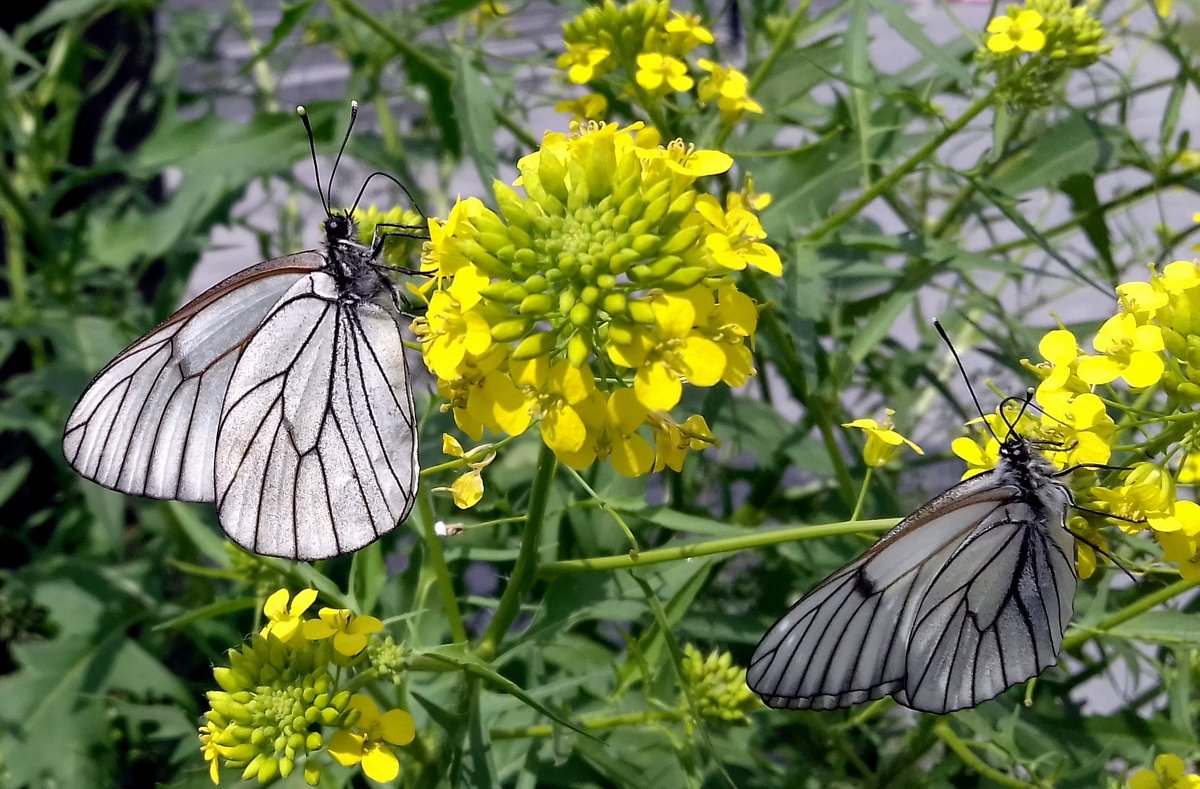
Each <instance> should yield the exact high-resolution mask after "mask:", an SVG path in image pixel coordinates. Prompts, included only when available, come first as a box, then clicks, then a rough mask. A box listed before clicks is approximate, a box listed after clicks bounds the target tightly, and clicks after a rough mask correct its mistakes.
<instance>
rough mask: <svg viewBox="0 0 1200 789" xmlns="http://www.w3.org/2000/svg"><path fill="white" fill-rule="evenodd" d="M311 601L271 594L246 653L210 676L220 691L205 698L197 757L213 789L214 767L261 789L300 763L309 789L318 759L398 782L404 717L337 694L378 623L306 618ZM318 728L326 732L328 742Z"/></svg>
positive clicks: (325, 615)
mask: <svg viewBox="0 0 1200 789" xmlns="http://www.w3.org/2000/svg"><path fill="white" fill-rule="evenodd" d="M316 598H317V593H316V591H315V590H313V589H305V590H303V591H300V592H298V593H296V595H295V597H292V596H291V595H290V594H289V593H288V590H287V589H280V590H278V591H276V592H275V593H274V594H272V595H271V596H270V597H269V598H268V599H267V601H266V604H265V605H264V606H263V614H264V615H265V616H266V618H267V624H266V625H265V626H264V627H263V628H262V630H261V631H260V632H259V633H258V635H257V636H255V637H254V638H253V639H252V640H251V642H250V643H249V644H246V645H244V646H242V647H241V648H240V649H234V650H230V652H229V666H227V667H225V666H219V667H217V668H215V669H213V677H214V679H215V680H216V681H217V684H218V685H219V686H220V690H213V691H209V692H208V694H207V697H208V702H209V707H210V708H209V710H208V711H207V712H206V713H205V715H204V719H205V720H204V725H203V726H202V727H201V728H200V749H201V753H202V754H203V756H204V759H205V761H207V762H208V764H209V777H210V778H211V779H212V782H213V783H214V784H219V783H220V777H221V776H220V768H221V766H222V765H223V766H225V767H232V768H239V769H241V770H242V776H241V777H242V780H250V779H257V780H258V782H259V783H268V782H271V781H273V780H275V779H276V778H287V777H288V776H289V775H290V774H291V773H292V772H293V770H294V769H295V768H296V766H297V765H298V764H301V763H302V764H303V770H304V779H305V781H306V782H307V783H309V784H310V785H312V786H316V785H318V784H319V783H321V774H322V769H321V763H320V761H319V760H318V759H316V758H314V757H315V756H317V755H318V754H319V753H320V752H321V751H325V752H327V753H328V754H329V756H331V757H332V758H333V759H334V760H336V761H337V762H338V763H340V764H342V765H345V766H348V767H350V766H361V767H362V770H363V772H364V773H365V774H366V776H367V777H368V778H370V779H372V780H374V781H379V782H381V783H386V782H388V781H392V780H395V778H396V776H397V775H399V772H400V763H399V760H398V759H397V758H396V755H395V754H394V753H393V752H392V748H393V747H394V746H400V745H407V744H408V743H410V742H412V740H413V738H414V737H415V736H416V729H415V727H414V724H413V719H412V716H411V715H409V714H408V713H407V712H405V711H404V710H400V709H393V710H388V711H387V712H384V713H380V711H379V709H378V707H376V705H375V702H374V701H372V700H371V699H370V697H368V696H366V695H363V694H360V693H352V691H351V690H350V689H348V688H342V687H339V685H344V684H347V683H345V682H344V681H341V682H340V681H339V680H346V679H349V677H347V676H345V672H344V670H343V669H344V668H345V667H354V666H356V665H358V664H360V663H362V662H363V660H362V658H363V656H364V652H365V650H366V649H367V646H368V641H369V637H370V635H371V634H373V633H377V632H379V631H380V630H382V629H383V623H382V622H380V621H379V620H378V619H376V618H375V617H373V616H356V615H355V614H353V613H351V612H350V611H349V610H346V609H335V608H322V609H321V610H320V612H319V613H318V616H317V618H315V619H312V618H306V617H305V616H304V614H305V613H306V612H307V611H308V609H309V608H310V607H311V606H312V604H313V602H315V600H316ZM351 676H352V675H351ZM325 727H332V728H334V729H335V731H334V732H333V733H332V735H331V736H330V737H329V738H328V740H326V738H325V737H324V735H323V734H322V729H323V728H325Z"/></svg>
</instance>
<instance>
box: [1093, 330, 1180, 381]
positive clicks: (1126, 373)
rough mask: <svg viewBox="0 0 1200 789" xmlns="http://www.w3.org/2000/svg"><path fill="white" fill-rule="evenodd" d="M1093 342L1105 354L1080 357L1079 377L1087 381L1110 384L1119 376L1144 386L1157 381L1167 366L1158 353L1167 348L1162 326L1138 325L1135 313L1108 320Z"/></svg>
mask: <svg viewBox="0 0 1200 789" xmlns="http://www.w3.org/2000/svg"><path fill="white" fill-rule="evenodd" d="M1092 346H1093V347H1094V348H1095V349H1096V350H1097V351H1099V352H1100V353H1101V354H1103V355H1102V356H1085V357H1083V358H1081V359H1080V360H1079V367H1078V373H1079V377H1080V378H1081V379H1082V380H1083V381H1084V382H1085V383H1088V384H1093V385H1096V384H1107V383H1111V382H1113V381H1115V380H1116V379H1117V378H1118V377H1119V378H1124V379H1125V382H1126V383H1127V384H1129V385H1130V386H1131V387H1134V388H1135V389H1144V388H1145V387H1147V386H1153V385H1154V384H1156V383H1158V381H1159V379H1160V378H1162V374H1163V372H1164V370H1165V369H1166V366H1165V365H1164V363H1163V360H1162V357H1161V356H1160V355H1159V354H1160V353H1161V352H1162V350H1163V348H1164V346H1163V336H1162V329H1160V328H1159V327H1158V326H1152V325H1142V326H1139V325H1138V323H1137V319H1136V318H1135V317H1134V316H1133V315H1129V314H1118V315H1114V316H1112V317H1111V318H1109V319H1108V320H1106V321H1105V322H1104V324H1103V325H1102V326H1101V327H1100V331H1098V332H1097V333H1096V338H1095V339H1094V340H1093V341H1092Z"/></svg>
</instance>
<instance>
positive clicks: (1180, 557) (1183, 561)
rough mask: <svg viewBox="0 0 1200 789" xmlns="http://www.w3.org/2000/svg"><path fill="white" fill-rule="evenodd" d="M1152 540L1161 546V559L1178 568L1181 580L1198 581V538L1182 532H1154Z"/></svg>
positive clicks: (1199, 574)
mask: <svg viewBox="0 0 1200 789" xmlns="http://www.w3.org/2000/svg"><path fill="white" fill-rule="evenodd" d="M1154 538H1155V539H1156V540H1158V544H1159V545H1161V546H1162V549H1163V559H1164V560H1165V561H1168V562H1172V563H1174V564H1177V565H1178V566H1179V576H1180V577H1181V578H1183V580H1185V581H1195V580H1200V544H1198V543H1200V538H1197V536H1196V535H1189V534H1187V533H1186V532H1184V531H1171V532H1155V533H1154Z"/></svg>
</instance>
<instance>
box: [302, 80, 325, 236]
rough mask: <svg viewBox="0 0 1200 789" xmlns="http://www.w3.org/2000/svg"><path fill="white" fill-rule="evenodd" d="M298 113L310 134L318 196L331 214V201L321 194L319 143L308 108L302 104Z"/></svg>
mask: <svg viewBox="0 0 1200 789" xmlns="http://www.w3.org/2000/svg"><path fill="white" fill-rule="evenodd" d="M296 114H297V115H299V116H300V122H301V123H303V124H304V133H305V134H307V135H308V152H309V153H310V154H312V163H313V173H314V175H315V176H316V179H317V196H318V197H320V198H321V207H322V208H324V209H325V216H329V201H328V200H326V199H325V195H323V194H321V168H320V167H318V166H317V143H316V142H315V141H314V140H313V130H312V123H311V122H310V121H309V120H308V110H306V109H304V105H303V104H301V105H299V106H297V107H296Z"/></svg>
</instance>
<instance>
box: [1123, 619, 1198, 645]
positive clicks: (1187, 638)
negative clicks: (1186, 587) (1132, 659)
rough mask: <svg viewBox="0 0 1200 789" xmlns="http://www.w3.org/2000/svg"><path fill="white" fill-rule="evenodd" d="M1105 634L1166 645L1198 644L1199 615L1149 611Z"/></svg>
mask: <svg viewBox="0 0 1200 789" xmlns="http://www.w3.org/2000/svg"><path fill="white" fill-rule="evenodd" d="M1106 635H1109V636H1115V637H1117V638H1125V639H1129V640H1130V641H1148V642H1151V643H1155V644H1166V645H1168V646H1200V617H1198V616H1196V615H1195V614H1193V613H1185V612H1183V611H1149V612H1147V613H1144V614H1142V615H1141V616H1139V617H1137V618H1136V619H1131V620H1129V621H1128V622H1122V623H1121V624H1119V625H1117V626H1116V627H1114V628H1112V629H1111V630H1109V631H1108V632H1107V634H1106Z"/></svg>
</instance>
